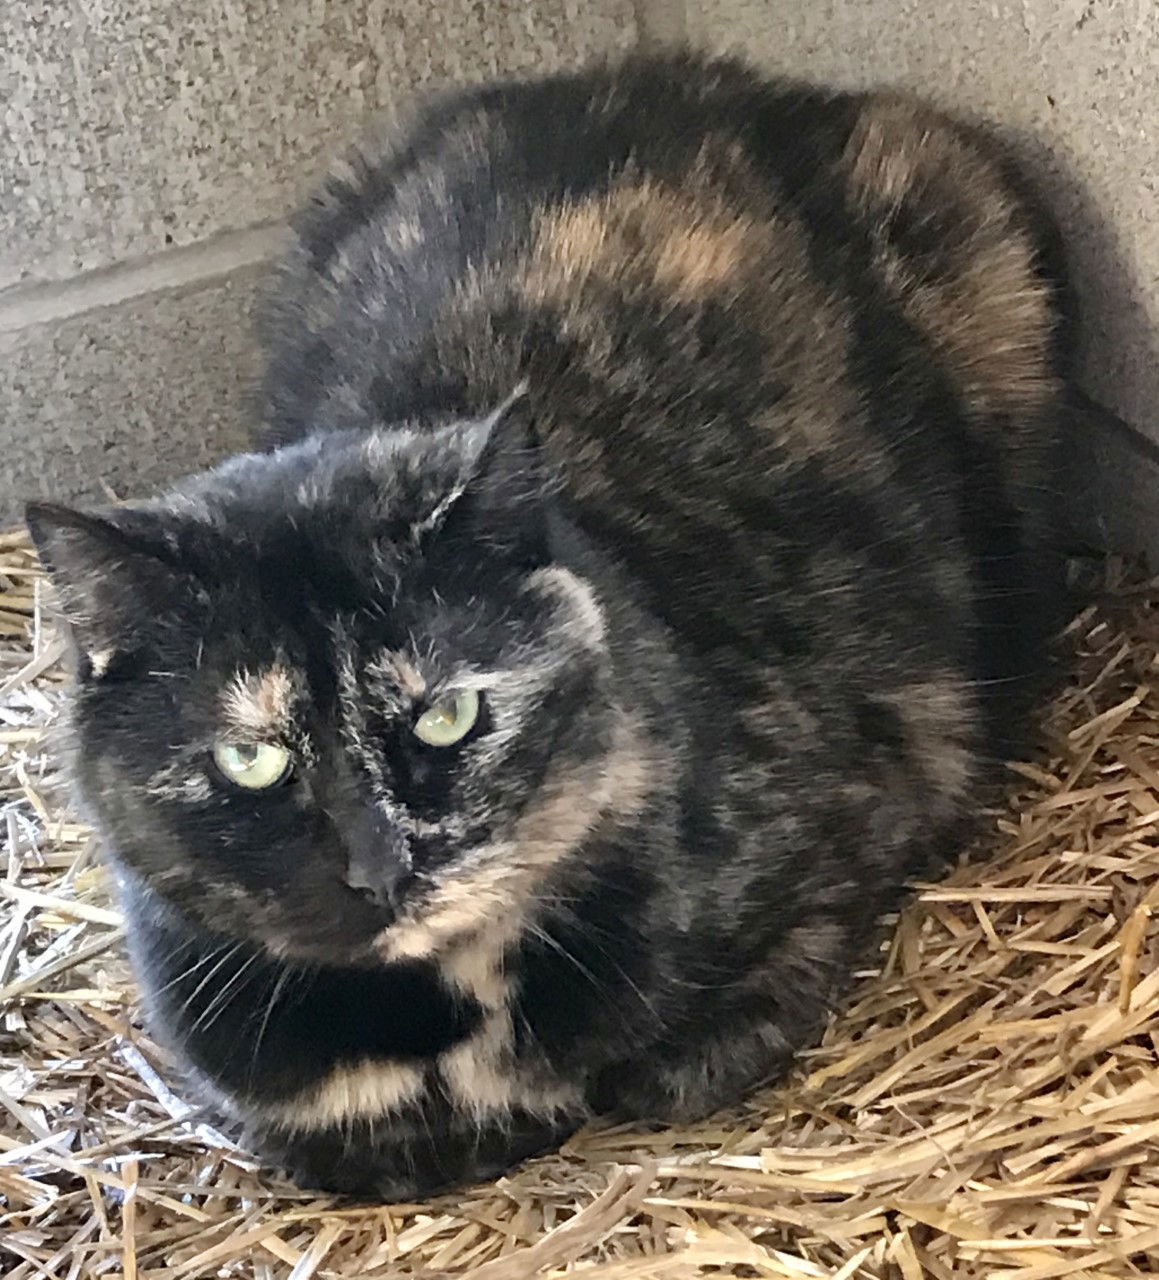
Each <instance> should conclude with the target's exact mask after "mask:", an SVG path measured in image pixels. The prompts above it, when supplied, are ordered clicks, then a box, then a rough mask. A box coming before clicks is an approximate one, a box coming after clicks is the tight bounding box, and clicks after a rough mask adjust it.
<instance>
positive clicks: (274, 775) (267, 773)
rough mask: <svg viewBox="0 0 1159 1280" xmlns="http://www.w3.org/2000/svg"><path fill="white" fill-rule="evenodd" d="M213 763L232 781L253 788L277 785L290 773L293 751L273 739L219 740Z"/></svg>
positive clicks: (215, 748) (252, 789) (240, 785)
mask: <svg viewBox="0 0 1159 1280" xmlns="http://www.w3.org/2000/svg"><path fill="white" fill-rule="evenodd" d="M213 762H214V764H216V765H217V767H218V768H219V769H220V770H221V772H222V773H223V774H225V776H226V777H227V778H228V779H229V780H230V782H233V783H236V784H237V785H238V786H239V787H246V788H247V789H248V790H250V791H265V790H266V789H267V788H268V787H274V786H277V784H278V783H279V782H281V781H282V780H283V779H284V778H285V776H286V774H288V773H289V772H290V753H289V752H288V751H287V750H286V749H285V747H277V746H274V744H273V743H272V742H219V743H218V744H217V746H216V747H214V748H213Z"/></svg>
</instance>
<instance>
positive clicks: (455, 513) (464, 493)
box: [439, 388, 555, 567]
mask: <svg viewBox="0 0 1159 1280" xmlns="http://www.w3.org/2000/svg"><path fill="white" fill-rule="evenodd" d="M460 430H461V432H462V436H461V440H462V444H461V448H462V452H463V460H464V464H465V465H464V474H465V476H466V481H465V483H464V484H463V486H462V487H461V489H460V490H458V491H457V492H456V494H455V495H453V497H452V499H451V500H450V501H449V503H448V507H447V511H446V513H445V516H444V517H443V519H442V520H441V522H440V527H439V537H440V540H446V541H451V542H453V541H454V540H456V539H466V540H469V541H471V542H474V543H477V544H482V545H485V546H487V547H489V548H491V549H492V550H494V551H495V552H497V553H498V554H499V555H501V556H503V557H504V558H506V559H509V560H510V559H514V560H516V561H517V562H520V563H526V564H527V566H529V567H538V566H540V565H542V564H544V563H546V562H547V560H548V559H549V558H550V557H549V555H548V546H547V542H548V510H549V506H550V499H551V495H552V493H553V491H554V488H555V480H554V475H553V472H552V470H551V468H550V465H549V463H548V461H547V458H546V456H545V453H544V450H543V447H542V444H541V442H540V439H539V434H538V432H537V430H536V424H535V418H534V414H533V412H532V408H531V404H530V402H529V400H528V397H527V395H526V393H525V391H524V389H523V388H520V390H519V391H517V392H516V394H515V395H514V396H512V397H511V398H510V399H509V400H507V401H506V402H505V403H504V404H503V405H501V406H500V408H499V409H497V410H496V411H495V412H494V413H493V414H491V415H490V416H489V417H487V418H484V419H482V420H480V421H479V422H477V423H471V424H469V425H467V426H465V427H463V428H461V429H460Z"/></svg>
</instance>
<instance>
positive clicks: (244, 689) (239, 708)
mask: <svg viewBox="0 0 1159 1280" xmlns="http://www.w3.org/2000/svg"><path fill="white" fill-rule="evenodd" d="M293 700H294V677H293V674H292V672H291V671H290V670H289V668H288V667H286V666H283V665H282V664H280V663H277V664H275V665H273V666H270V667H267V668H265V670H263V671H258V672H250V671H246V670H242V671H239V672H238V673H237V675H236V676H235V677H234V678H233V679H232V680H231V681H230V682H229V684H228V685H226V687H225V689H224V690H223V692H222V695H221V713H222V719H223V727H224V728H225V730H226V732H227V733H230V734H232V735H236V736H237V737H242V738H257V739H259V740H264V739H266V738H276V737H284V736H285V735H287V734H288V733H289V732H290V729H291V727H292V724H293V720H292V714H291V713H292V709H293Z"/></svg>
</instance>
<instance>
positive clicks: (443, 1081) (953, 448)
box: [29, 56, 1065, 1198]
mask: <svg viewBox="0 0 1159 1280" xmlns="http://www.w3.org/2000/svg"><path fill="white" fill-rule="evenodd" d="M1021 187H1022V184H1021V182H1020V181H1019V180H1018V179H1016V178H1015V177H1013V176H1012V175H1011V172H1010V167H1009V165H1008V164H1007V162H1006V160H1005V159H1004V158H1002V157H1001V156H999V155H998V154H997V153H996V152H995V151H994V149H993V147H992V145H990V144H987V143H984V142H982V141H980V140H979V139H978V138H976V137H975V136H974V134H973V132H972V131H968V130H966V129H964V128H962V127H960V126H958V125H955V124H953V123H951V122H948V121H947V120H946V119H944V118H943V117H941V116H940V115H937V114H935V113H933V112H932V111H931V110H929V109H928V108H926V107H925V106H923V105H921V104H918V103H914V102H911V101H908V100H906V99H903V98H900V97H897V96H892V95H866V96H846V95H841V94H831V93H827V92H822V91H820V90H815V89H811V88H805V87H801V86H797V85H790V84H784V83H768V82H766V81H764V80H762V79H760V78H759V77H757V76H756V75H754V74H753V73H751V72H750V71H748V70H746V69H744V68H743V67H742V66H740V65H738V64H735V63H732V62H728V61H711V60H705V59H700V58H697V57H693V56H680V57H672V58H645V57H640V58H636V59H631V60H629V61H628V62H626V63H623V64H619V65H617V66H614V67H609V68H600V69H594V70H588V71H585V72H582V73H580V74H574V75H564V76H558V77H553V78H550V79H544V80H540V81H536V82H533V83H525V84H505V85H498V86H495V85H493V86H488V87H483V88H478V89H471V90H468V91H465V92H462V93H460V94H457V95H454V96H451V97H448V98H445V99H443V100H441V101H439V102H436V103H434V104H433V105H431V106H429V107H428V108H427V109H425V110H424V111H423V112H421V113H420V114H419V115H418V117H417V119H416V120H415V122H414V123H413V124H412V125H411V126H410V128H409V130H408V131H407V132H406V133H405V135H404V136H402V137H401V138H400V139H398V140H396V141H395V142H394V143H392V144H391V145H390V146H384V147H382V148H381V149H375V148H370V149H368V150H366V151H364V152H363V154H362V155H361V156H360V158H357V159H355V160H354V161H353V162H352V163H351V165H350V167H349V168H348V169H347V170H346V171H345V172H344V173H343V174H342V175H341V176H338V177H335V178H334V179H332V180H331V181H330V183H329V184H328V185H327V186H326V187H325V188H324V189H323V190H322V192H321V193H320V194H319V196H318V197H317V199H316V201H315V202H314V204H313V205H312V206H311V207H310V208H309V209H308V210H307V211H306V212H305V213H304V215H303V216H302V217H301V219H300V221H299V222H298V225H297V241H296V247H295V248H294V249H293V251H292V252H291V254H290V257H289V261H288V264H287V266H286V268H285V270H284V272H283V276H282V281H281V286H280V292H279V296H278V300H277V302H276V305H275V307H274V309H273V314H272V319H271V322H270V324H269V326H268V328H269V341H270V360H269V374H268V381H267V392H268V395H267V425H268V427H269V429H270V431H271V433H272V436H271V438H270V439H269V440H267V441H266V448H265V451H264V452H258V453H254V454H252V455H248V456H245V457H240V458H235V459H233V460H232V461H229V462H227V463H225V464H224V465H223V466H221V467H219V468H217V469H216V470H214V471H211V472H209V473H208V474H206V475H203V476H200V477H198V478H195V479H193V480H191V481H189V482H188V483H185V484H182V485H181V486H180V487H179V488H177V489H176V490H175V491H174V492H172V493H170V494H168V495H166V496H165V497H162V498H159V499H157V500H154V501H148V502H143V503H140V504H136V505H131V506H128V507H124V508H118V509H115V510H106V511H103V512H100V513H95V514H78V513H74V512H69V511H66V510H63V509H60V508H56V507H50V506H38V507H34V508H32V509H31V510H30V513H29V520H30V525H31V528H32V530H33V532H34V536H35V538H36V541H37V544H38V546H39V547H40V549H41V552H42V553H43V556H44V559H45V562H46V564H47V565H48V566H49V569H50V571H51V573H52V575H53V577H54V579H55V582H56V585H57V587H58V590H59V594H60V597H61V600H62V602H63V608H64V610H65V612H66V614H67V616H68V617H69V619H70V621H71V625H72V631H73V634H74V637H75V640H76V649H77V666H78V671H77V689H76V698H75V716H74V718H75V728H76V738H77V749H76V771H77V776H78V780H79V786H80V790H81V793H82V795H83V797H84V800H85V802H86V804H87V806H88V809H89V811H90V812H91V814H92V815H93V817H94V819H95V820H96V821H97V822H98V824H99V826H100V829H101V831H102V833H103V836H104V839H105V841H106V842H107V846H108V851H109V855H110V857H111V859H112V862H113V865H114V866H115V868H116V870H117V872H118V876H119V881H120V884H121V887H122V891H123V898H124V905H125V909H126V912H127V915H128V920H129V924H130V930H131V944H132V953H133V957H134V959H135V963H136V969H137V972H138V974H139V976H140V979H141V982H142V984H143V986H144V989H145V994H146V997H147V1004H148V1011H149V1015H150V1017H151V1020H152V1023H153V1026H154V1028H155V1029H156V1030H157V1031H158V1033H160V1034H162V1035H163V1036H164V1037H165V1038H166V1039H167V1041H168V1042H169V1043H170V1044H171V1045H173V1046H174V1047H175V1048H176V1049H177V1051H178V1052H179V1053H180V1055H181V1057H182V1058H183V1060H184V1061H185V1062H186V1063H187V1064H188V1065H189V1066H190V1067H191V1068H193V1069H194V1071H195V1074H196V1077H197V1078H198V1079H199V1080H200V1082H201V1084H202V1085H204V1086H205V1087H206V1088H207V1089H208V1090H209V1091H210V1093H211V1095H212V1096H214V1097H215V1098H216V1099H217V1100H218V1101H219V1102H221V1103H222V1104H224V1105H226V1106H228V1108H229V1110H230V1111H231V1113H233V1114H234V1115H235V1116H237V1117H239V1118H240V1120H241V1121H243V1122H244V1125H245V1127H246V1130H247V1131H248V1134H249V1140H250V1141H252V1142H253V1143H254V1145H255V1147H256V1149H257V1150H258V1151H259V1152H260V1153H262V1155H264V1156H265V1157H267V1158H268V1159H269V1160H270V1161H273V1162H282V1163H284V1164H285V1165H286V1166H287V1167H289V1168H290V1169H291V1170H292V1171H293V1172H294V1173H295V1174H296V1175H297V1176H298V1177H299V1178H300V1179H301V1180H302V1181H303V1182H306V1183H309V1184H314V1185H320V1186H323V1187H327V1188H333V1189H337V1190H341V1191H350V1192H355V1193H359V1194H367V1195H375V1196H380V1197H385V1198H391V1197H412V1196H416V1195H419V1194H421V1193H424V1192H427V1191H430V1190H431V1189H433V1188H436V1187H438V1186H442V1185H446V1184H449V1183H455V1182H460V1181H464V1180H468V1179H474V1178H483V1177H487V1176H490V1175H493V1174H494V1173H495V1172H497V1171H499V1170H501V1169H503V1168H505V1167H507V1166H508V1165H510V1164H511V1163H512V1162H513V1161H516V1160H518V1159H519V1158H521V1157H523V1156H525V1155H527V1154H528V1153H531V1152H533V1151H538V1150H541V1149H545V1148H548V1147H550V1146H551V1145H552V1144H554V1143H557V1142H559V1141H560V1140H561V1139H562V1137H563V1136H564V1135H566V1134H567V1133H568V1132H570V1131H571V1130H573V1129H574V1128H575V1127H576V1126H577V1125H579V1124H581V1123H583V1122H584V1121H585V1120H586V1119H587V1118H589V1117H590V1116H592V1115H594V1114H611V1115H615V1116H620V1117H629V1118H640V1119H654V1120H667V1119H675V1118H680V1119H685V1118H689V1117H694V1116H699V1115H702V1114H704V1113H707V1112H709V1111H711V1110H712V1109H714V1108H716V1107H718V1106H720V1105H722V1104H726V1103H729V1102H732V1101H734V1100H736V1099H737V1098H738V1097H739V1096H741V1095H743V1094H744V1092H745V1091H746V1090H748V1089H750V1088H751V1087H752V1086H754V1085H755V1084H756V1083H758V1082H760V1081H762V1080H766V1079H769V1078H771V1077H774V1076H776V1075H777V1074H778V1073H779V1072H782V1071H783V1070H784V1069H785V1068H786V1066H787V1064H788V1063H789V1062H790V1060H791V1055H792V1054H793V1052H794V1050H795V1049H796V1048H798V1047H799V1046H800V1045H802V1043H804V1042H807V1041H808V1040H809V1038H810V1037H811V1036H814V1035H815V1034H816V1033H817V1032H818V1030H819V1028H820V1026H821V1023H822V1020H823V1018H824V1015H825V1013H826V1010H827V1009H828V1008H829V1007H830V1006H831V1003H832V1002H833V1000H834V998H835V997H837V996H838V995H839V994H840V992H841V989H842V984H843V982H844V980H845V979H846V976H847V974H848V972H849V969H850V965H851V962H852V961H853V960H854V959H855V958H856V957H857V956H858V954H859V952H861V951H862V949H863V948H864V947H865V945H866V944H867V941H868V939H869V938H870V937H871V935H872V931H873V928H874V925H875V922H876V921H877V920H878V918H879V916H880V914H881V913H882V912H883V911H884V910H885V909H887V908H890V907H891V906H892V905H894V904H895V903H896V901H897V900H898V898H899V894H900V892H901V889H902V886H903V884H904V882H905V881H906V879H907V877H911V876H912V875H913V874H914V873H916V872H920V871H922V870H924V869H926V868H928V867H929V866H931V865H932V862H933V860H934V859H935V858H936V857H937V856H938V855H947V854H952V853H954V852H955V851H956V850H957V849H958V848H959V847H960V843H961V840H962V836H963V832H964V830H965V824H966V821H967V819H968V818H969V815H970V813H971V810H972V808H973V807H974V806H976V804H977V799H976V797H977V785H978V783H979V781H980V780H981V779H982V777H983V776H984V774H985V771H986V769H987V765H988V763H990V762H991V761H993V759H994V758H995V757H996V756H997V755H998V753H999V752H1000V751H1002V750H1004V749H1005V748H1006V746H1007V745H1008V741H1007V730H1008V729H1011V728H1014V729H1016V728H1017V726H1018V723H1019V718H1020V716H1021V715H1022V703H1023V695H1024V694H1025V685H1026V679H1025V677H1029V676H1031V675H1033V674H1034V673H1035V672H1036V671H1040V670H1041V668H1042V666H1043V662H1044V658H1043V651H1042V643H1043V632H1044V625H1045V619H1046V618H1047V617H1049V615H1050V613H1051V607H1052V604H1053V599H1054V597H1053V593H1054V591H1055V587H1054V586H1053V583H1054V582H1055V578H1054V575H1053V565H1052V563H1051V552H1050V525H1051V521H1050V519H1049V518H1048V502H1049V496H1048V495H1049V490H1050V487H1051V483H1052V481H1051V467H1052V462H1051V459H1052V453H1053V447H1054V440H1055V435H1056V428H1057V425H1058V421H1059V417H1060V411H1061V406H1062V402H1063V398H1064V396H1065V386H1064V369H1063V364H1064V345H1065V344H1064V341H1063V337H1064V334H1063V328H1064V326H1063V310H1064V308H1063V304H1062V286H1061V283H1060V278H1059V274H1058V271H1057V268H1056V267H1055V266H1054V265H1053V264H1054V260H1055V250H1054V239H1053V235H1052V233H1051V231H1050V229H1049V227H1048V225H1047V224H1046V223H1045V222H1043V221H1042V219H1041V218H1040V216H1039V215H1038V213H1037V212H1036V211H1035V209H1034V206H1033V205H1032V204H1031V203H1028V202H1027V199H1026V198H1025V197H1024V195H1023V194H1021ZM275 446H277V447H275Z"/></svg>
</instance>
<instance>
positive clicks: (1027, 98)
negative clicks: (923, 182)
mask: <svg viewBox="0 0 1159 1280" xmlns="http://www.w3.org/2000/svg"><path fill="white" fill-rule="evenodd" d="M684 37H690V38H691V39H693V40H694V41H695V42H697V43H703V44H708V45H710V46H714V47H717V48H730V49H737V50H741V51H744V52H746V53H747V54H749V55H750V56H752V57H754V58H756V59H758V60H759V61H761V62H762V63H764V64H765V65H767V66H769V67H772V68H774V69H778V70H781V71H787V72H790V73H792V74H794V75H802V76H806V77H810V78H814V79H820V80H827V81H831V82H835V83H841V84H849V85H863V84H868V83H900V84H904V85H907V86H909V87H911V88H914V89H918V90H920V91H921V92H924V93H927V94H930V95H932V96H934V97H936V98H938V99H939V100H941V101H943V102H944V103H946V104H947V105H949V106H951V107H953V108H956V109H958V110H964V111H966V112H968V113H975V114H977V115H979V116H982V117H985V118H986V119H988V120H991V121H996V122H998V123H1000V124H1001V125H1002V126H1003V127H1004V128H1005V129H1006V130H1008V131H1009V132H1010V133H1011V135H1012V136H1014V137H1015V138H1016V139H1017V140H1018V141H1019V142H1020V144H1021V145H1022V146H1023V147H1024V149H1025V150H1026V151H1027V153H1028V154H1029V155H1030V156H1031V157H1032V161H1033V163H1034V164H1035V166H1036V168H1037V169H1038V171H1039V173H1040V174H1041V175H1042V178H1043V180H1044V181H1045V183H1046V185H1047V187H1048V189H1049V192H1050V194H1051V196H1052V198H1053V200H1054V203H1055V204H1056V206H1057V207H1058V209H1059V211H1060V213H1061V215H1062V217H1063V220H1064V222H1065V223H1066V225H1067V228H1068V230H1069V231H1070V233H1071V237H1070V238H1071V243H1072V246H1073V257H1074V262H1075V270H1076V275H1077V279H1078V283H1079V287H1080V291H1081V294H1082V297H1083V302H1084V311H1085V317H1086V342H1085V350H1086V356H1085V362H1084V381H1085V385H1086V386H1087V389H1088V390H1089V391H1090V392H1091V393H1092V394H1093V395H1094V396H1095V397H1096V398H1097V399H1099V400H1100V401H1102V403H1103V404H1104V405H1106V406H1108V407H1109V408H1110V409H1111V410H1114V412H1115V413H1116V414H1117V415H1119V418H1120V419H1122V420H1125V422H1126V423H1128V424H1130V426H1131V427H1133V428H1134V429H1136V431H1137V432H1141V433H1145V434H1147V435H1149V436H1150V437H1151V439H1152V440H1153V441H1159V407H1157V406H1159V360H1157V359H1156V355H1157V349H1159V225H1157V223H1159V218H1157V215H1156V212H1155V208H1156V189H1157V187H1159V120H1157V119H1156V117H1157V116H1159V8H1157V7H1156V5H1155V4H1154V3H1153V0H994V2H993V3H991V2H989V0H987V2H986V3H982V2H981V0H971V2H970V3H964V2H960V0H953V2H951V3H948V4H940V5H939V4H929V3H920V0H487V3H485V4H483V3H479V2H478V0H86V3H84V4H57V3H50V0H4V2H3V3H2V4H0V84H3V86H4V91H3V93H0V521H3V520H7V519H9V518H11V517H12V516H13V515H14V514H15V512H16V510H17V505H18V502H19V500H20V499H22V498H24V497H27V496H32V495H40V494H51V495H54V496H56V497H59V498H64V499H79V498H86V497H93V496H97V495H99V494H100V493H101V492H102V491H103V488H104V486H107V487H109V488H111V489H113V490H114V491H115V492H118V493H131V492H141V491H144V490H146V489H148V488H150V487H152V486H154V485H156V484H158V483H162V482H164V481H165V480H166V479H168V478H170V477H171V476H173V475H174V474H176V473H179V472H181V471H184V470H187V469H191V468H194V467H198V466H201V465H203V464H204V463H206V462H207V461H209V460H210V459H211V458H213V457H217V456H220V455H221V454H222V453H224V452H227V451H228V450H230V449H233V448H237V447H240V446H241V445H242V444H244V441H245V436H246V423H247V419H248V401H247V392H248V389H249V387H250V386H251V384H252V381H253V378H254V375H255V373H256V358H255V353H254V350H253V345H252V342H251V340H250V336H249V331H248V322H249V316H250V313H251V310H252V305H253V300H254V296H255V292H256V290H257V288H258V287H259V285H260V281H261V278H262V273H263V270H264V268H265V266H266V265H267V264H268V262H269V261H270V259H271V256H272V255H273V254H274V253H275V252H276V250H277V247H278V244H279V235H280V231H279V227H280V223H281V220H282V219H283V217H284V215H285V213H286V211H287V210H288V209H289V208H291V207H292V206H293V204H294V203H295V202H296V201H297V200H298V199H299V198H300V196H301V194H302V193H303V191H304V190H306V189H307V188H308V187H309V185H310V183H311V182H312V181H313V179H314V178H315V176H316V175H317V173H318V172H319V171H320V169H321V168H323V167H324V165H325V163H326V161H327V159H328V158H329V157H331V156H333V155H334V154H335V153H336V152H337V151H339V150H340V149H341V147H342V146H343V145H344V144H345V143H346V142H347V141H348V140H349V139H350V138H351V137H352V136H354V135H355V134H356V133H357V132H358V130H359V128H360V127H361V125H362V124H363V122H364V121H365V120H366V118H367V116H368V115H370V114H371V113H373V112H375V111H377V110H380V109H384V108H386V109H389V108H390V107H391V106H392V105H394V104H397V103H399V102H401V101H404V100H405V99H406V98H408V97H409V96H410V95H411V94H412V93H413V92H415V91H416V90H418V89H423V88H426V87H433V86H435V85H439V84H445V83H447V82H449V81H452V80H461V79H477V78H481V77H485V76H488V75H491V74H494V73H496V72H499V71H512V70H533V69H546V68H548V67H552V66H560V65H567V64H571V63H574V62H576V61H577V60H580V59H582V58H585V57H588V56H589V55H591V54H593V53H595V52H597V51H602V50H605V49H609V48H620V47H626V46H628V45H630V44H631V43H632V42H633V41H635V40H636V39H637V38H639V39H642V40H644V41H651V42H672V41H675V40H679V39H681V38H684ZM1076 449H1077V450H1078V456H1079V459H1080V463H1079V467H1078V469H1077V470H1078V473H1079V475H1080V476H1081V477H1083V480H1084V483H1083V484H1082V485H1080V486H1078V487H1077V488H1076V491H1075V493H1074V494H1072V496H1071V499H1070V500H1071V501H1072V502H1073V503H1074V504H1076V505H1077V506H1079V507H1081V509H1082V511H1083V512H1084V516H1083V520H1084V522H1085V527H1087V528H1091V527H1095V525H1096V524H1097V527H1098V529H1099V531H1100V533H1101V535H1102V536H1103V537H1104V538H1105V539H1106V540H1108V541H1110V542H1111V543H1113V544H1116V545H1121V546H1125V547H1128V548H1135V547H1144V546H1148V547H1151V548H1152V549H1153V551H1154V553H1155V561H1156V563H1157V564H1159V465H1157V464H1156V462H1155V459H1156V458H1159V451H1156V450H1155V449H1150V450H1148V449H1146V448H1140V447H1138V436H1137V435H1135V434H1132V431H1131V430H1130V429H1127V428H1124V427H1123V425H1122V422H1115V421H1114V420H1112V419H1110V418H1107V417H1105V416H1098V415H1096V416H1094V417H1090V416H1088V417H1085V418H1084V419H1083V422H1082V424H1081V432H1080V435H1079V438H1078V441H1077V444H1076ZM1126 473H1129V474H1126ZM1088 478H1090V483H1085V481H1086V480H1087V479H1088Z"/></svg>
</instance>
